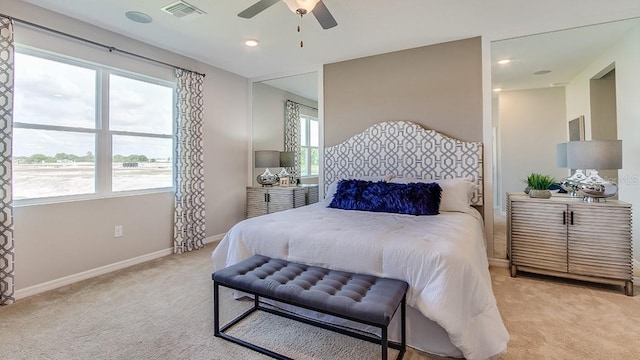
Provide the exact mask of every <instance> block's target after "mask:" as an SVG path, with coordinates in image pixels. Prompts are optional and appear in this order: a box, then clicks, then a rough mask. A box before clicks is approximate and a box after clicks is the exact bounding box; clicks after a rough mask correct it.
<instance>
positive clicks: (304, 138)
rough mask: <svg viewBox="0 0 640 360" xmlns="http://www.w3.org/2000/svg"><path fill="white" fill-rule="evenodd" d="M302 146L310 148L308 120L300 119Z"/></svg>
mask: <svg viewBox="0 0 640 360" xmlns="http://www.w3.org/2000/svg"><path fill="white" fill-rule="evenodd" d="M300 146H308V144H307V119H305V118H303V117H301V118H300Z"/></svg>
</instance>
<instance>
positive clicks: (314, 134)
mask: <svg viewBox="0 0 640 360" xmlns="http://www.w3.org/2000/svg"><path fill="white" fill-rule="evenodd" d="M309 125H310V126H309V127H310V129H309V142H310V145H311V146H318V142H319V140H320V133H319V132H318V120H309Z"/></svg>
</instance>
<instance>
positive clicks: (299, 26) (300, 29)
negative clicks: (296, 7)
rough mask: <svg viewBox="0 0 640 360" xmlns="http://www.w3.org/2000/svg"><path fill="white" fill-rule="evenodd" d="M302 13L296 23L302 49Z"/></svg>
mask: <svg viewBox="0 0 640 360" xmlns="http://www.w3.org/2000/svg"><path fill="white" fill-rule="evenodd" d="M303 16H304V14H303V13H300V22H298V33H299V34H300V47H304V42H303V41H302V17H303Z"/></svg>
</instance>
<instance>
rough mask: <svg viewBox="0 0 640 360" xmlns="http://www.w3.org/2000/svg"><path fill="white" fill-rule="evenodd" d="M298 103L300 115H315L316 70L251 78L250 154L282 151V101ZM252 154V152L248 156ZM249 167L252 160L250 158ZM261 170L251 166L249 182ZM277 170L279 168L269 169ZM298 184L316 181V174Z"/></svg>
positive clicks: (276, 171) (283, 120)
mask: <svg viewBox="0 0 640 360" xmlns="http://www.w3.org/2000/svg"><path fill="white" fill-rule="evenodd" d="M287 100H290V101H293V102H295V103H297V104H298V105H299V109H300V114H301V115H302V116H310V117H313V118H316V119H317V118H318V72H309V73H304V74H298V75H292V76H283V77H279V78H274V79H268V80H262V81H255V82H253V86H252V114H253V115H252V135H253V141H252V153H253V151H256V150H280V151H283V150H284V143H285V113H286V101H287ZM252 157H253V155H252ZM252 168H253V161H252ZM263 170H264V169H256V168H253V172H252V179H253V185H254V186H258V183H257V181H256V180H255V179H256V177H257V176H258V175H259V174H260V173H262V171H263ZM270 170H271V172H273V173H278V172H279V171H280V168H277V169H270ZM301 182H302V183H311V184H317V183H318V177H317V176H315V177H313V176H305V177H303V178H302V179H301Z"/></svg>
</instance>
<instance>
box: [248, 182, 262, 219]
mask: <svg viewBox="0 0 640 360" xmlns="http://www.w3.org/2000/svg"><path fill="white" fill-rule="evenodd" d="M266 214H267V189H266V188H259V187H248V188H247V218H252V217H256V216H261V215H266Z"/></svg>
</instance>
